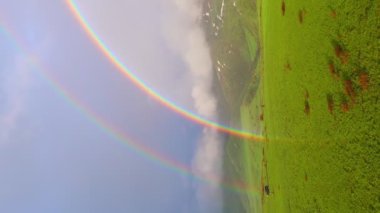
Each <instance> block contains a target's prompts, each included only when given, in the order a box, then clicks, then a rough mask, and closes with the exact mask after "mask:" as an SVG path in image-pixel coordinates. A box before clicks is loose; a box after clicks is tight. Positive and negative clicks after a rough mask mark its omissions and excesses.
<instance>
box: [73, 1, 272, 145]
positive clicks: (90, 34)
mask: <svg viewBox="0 0 380 213" xmlns="http://www.w3.org/2000/svg"><path fill="white" fill-rule="evenodd" d="M66 3H67V6H68V8H69V9H70V11H71V12H72V14H73V15H74V17H75V19H76V20H77V21H78V23H79V24H80V26H81V27H82V28H83V29H84V31H85V32H86V34H87V35H88V37H89V38H90V39H91V40H92V42H93V43H94V44H95V45H96V47H98V49H99V50H100V51H101V52H102V53H103V55H104V56H105V57H106V58H107V59H108V60H109V61H110V62H111V63H112V64H113V65H114V66H115V67H116V68H117V70H118V71H119V72H121V73H122V74H123V75H124V76H125V77H127V78H128V79H129V80H131V81H132V82H133V83H134V84H135V85H136V86H137V87H138V88H140V89H141V90H142V91H144V92H145V93H146V94H147V95H149V96H150V97H152V98H153V99H155V100H156V101H158V102H159V103H161V104H162V105H163V106H165V107H167V108H169V109H170V110H172V111H174V112H176V113H178V114H180V115H182V116H183V117H185V118H187V119H189V120H191V121H193V122H195V123H198V124H200V125H203V126H206V127H210V128H214V129H217V130H218V131H221V132H224V133H227V134H230V135H234V136H237V137H242V138H246V139H248V140H247V141H255V142H264V141H265V138H264V137H262V136H260V135H256V134H254V133H252V132H248V131H244V130H240V129H236V128H231V127H228V126H225V125H222V124H219V123H216V122H213V121H210V120H207V119H205V118H202V117H201V116H199V115H197V114H195V113H193V112H191V111H188V110H186V109H184V108H182V107H180V106H178V105H176V104H175V103H174V102H172V101H170V100H169V99H167V98H166V97H163V96H162V95H160V94H159V93H157V92H156V91H155V90H154V89H153V88H151V87H150V86H149V85H147V84H146V83H145V82H144V81H143V80H142V79H140V78H138V77H137V76H136V75H135V74H133V72H132V71H131V70H130V69H128V68H127V67H126V65H125V64H124V63H123V62H122V61H121V60H120V59H119V58H118V57H117V56H116V55H115V54H114V53H113V52H112V51H111V49H110V48H108V46H107V45H106V44H105V42H104V41H103V40H102V39H101V38H100V36H99V35H98V34H96V32H95V31H94V29H93V28H92V27H91V25H90V24H89V22H88V20H87V19H86V18H85V17H84V15H83V14H82V13H81V11H80V9H79V6H78V5H77V4H76V3H75V2H74V1H73V0H66Z"/></svg>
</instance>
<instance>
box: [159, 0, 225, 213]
mask: <svg viewBox="0 0 380 213" xmlns="http://www.w3.org/2000/svg"><path fill="white" fill-rule="evenodd" d="M171 3H172V4H173V10H174V11H176V13H177V14H176V15H175V17H176V18H175V19H172V21H171V22H170V23H169V24H167V25H165V28H164V34H165V37H166V38H167V40H168V43H170V44H171V47H172V49H174V50H175V51H177V53H178V54H180V55H181V57H182V58H183V60H184V62H185V64H186V65H187V67H188V70H189V71H190V73H191V81H192V91H191V95H192V98H193V102H194V108H195V111H196V113H198V114H199V115H200V116H202V117H204V118H207V119H210V120H217V100H216V97H215V95H214V94H213V91H212V83H213V69H212V60H211V55H210V49H209V46H208V44H207V41H206V37H205V34H204V32H203V30H202V28H201V25H200V18H201V13H202V1H201V0H195V1H183V0H171ZM222 155H223V152H222V143H221V138H220V136H219V134H218V132H217V131H216V130H214V129H210V128H207V127H204V129H203V134H202V136H201V138H200V140H199V142H198V147H197V151H196V155H195V158H194V160H193V172H194V173H195V174H197V175H200V176H202V177H205V178H206V179H209V180H211V181H213V182H214V184H197V186H196V187H197V198H198V202H199V210H200V212H210V211H211V212H212V211H219V210H221V201H222V197H221V196H222V194H221V190H220V188H219V182H220V178H221V177H222V163H221V162H222ZM215 183H216V184H215Z"/></svg>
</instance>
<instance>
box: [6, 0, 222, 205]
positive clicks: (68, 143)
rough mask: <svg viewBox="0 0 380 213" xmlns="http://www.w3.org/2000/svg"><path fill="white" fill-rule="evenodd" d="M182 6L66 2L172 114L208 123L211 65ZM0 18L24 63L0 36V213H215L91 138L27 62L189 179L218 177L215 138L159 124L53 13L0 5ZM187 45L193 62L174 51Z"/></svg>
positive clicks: (92, 130)
mask: <svg viewBox="0 0 380 213" xmlns="http://www.w3.org/2000/svg"><path fill="white" fill-rule="evenodd" d="M194 2H198V1H194ZM193 4H195V3H183V2H182V3H181V1H175V0H173V1H155V0H144V1H133V0H124V1H98V0H97V1H89V0H83V1H79V0H78V5H79V6H80V7H81V8H82V9H83V13H84V14H85V15H86V16H87V17H88V18H89V20H90V22H91V23H92V24H93V25H94V29H95V30H97V32H99V35H100V36H102V37H103V38H104V40H105V41H106V42H107V44H108V45H109V46H110V48H111V49H112V50H114V51H115V53H116V54H117V55H118V56H120V57H121V58H122V60H123V62H124V63H125V64H127V65H128V67H130V68H132V69H133V70H136V72H137V71H138V73H136V74H137V75H138V76H140V77H141V78H142V79H144V80H145V81H146V82H148V83H149V84H150V85H152V86H153V87H154V88H155V89H156V90H157V91H159V92H160V93H161V94H163V95H164V96H166V97H169V98H170V99H172V100H174V101H175V102H176V103H178V104H180V105H181V106H183V107H184V108H186V109H189V110H193V111H194V112H198V113H199V114H200V115H202V116H204V117H207V118H209V119H216V117H217V116H216V114H215V112H214V111H215V107H216V106H215V103H214V102H213V101H210V100H213V95H212V94H211V93H210V89H209V87H210V82H211V80H212V79H211V78H210V75H211V74H210V73H209V72H210V69H211V67H210V66H211V62H210V61H208V58H207V57H209V55H208V54H209V53H208V52H207V47H206V46H205V43H204V41H203V40H202V39H203V37H202V33H200V31H199V28H198V27H197V26H196V25H195V24H194V23H195V21H194V18H195V16H196V14H198V12H199V11H197V5H193ZM0 8H1V10H0V14H1V15H0V19H1V22H0V23H5V24H6V25H7V26H10V27H11V28H12V29H13V31H14V33H15V34H17V35H18V37H19V38H20V39H21V40H22V41H24V42H25V43H26V46H27V48H28V51H30V52H29V53H26V52H23V51H20V49H18V48H17V46H16V45H15V44H14V40H13V39H12V38H9V37H8V36H6V35H5V34H4V33H0V48H1V51H0V56H1V57H0V68H1V69H0V129H1V130H0V171H1V173H2V174H1V176H0V188H1V190H0V212H206V211H207V212H217V211H218V210H220V209H219V207H220V206H219V204H218V199H219V198H220V197H218V196H215V197H214V196H212V194H213V193H211V194H207V193H206V194H207V195H211V196H204V194H205V193H204V191H207V190H210V189H208V186H207V185H204V184H199V183H197V181H196V180H195V179H194V178H192V177H191V176H186V175H183V174H180V173H178V172H177V171H176V170H175V169H170V168H167V167H165V166H162V165H161V164H160V163H157V162H155V161H152V160H149V159H147V158H146V157H145V156H144V154H143V155H142V154H139V153H136V152H135V151H134V150H132V149H130V148H129V147H128V146H126V145H124V144H122V143H121V142H120V141H117V140H115V139H114V138H112V137H110V136H109V135H108V134H107V133H106V132H105V131H104V129H101V128H98V127H97V126H96V125H95V124H94V123H93V122H92V121H91V120H89V119H88V118H87V117H86V116H85V115H84V114H83V112H81V111H78V110H77V109H76V108H75V107H74V106H73V104H72V103H70V102H68V101H67V100H65V98H63V97H62V95H60V94H59V93H58V92H57V89H54V87H52V86H51V84H50V83H49V81H48V80H47V79H46V78H44V76H43V74H41V71H40V70H39V67H38V66H37V67H36V66H35V64H34V63H33V62H31V60H30V59H31V58H33V57H36V58H38V61H39V62H41V63H43V64H44V65H45V66H46V67H48V68H49V73H50V74H51V75H54V76H56V78H57V79H58V81H59V82H60V84H62V85H64V87H65V88H66V89H68V90H69V91H70V92H71V93H72V94H74V95H75V96H76V97H77V98H78V99H80V100H81V101H82V102H84V103H86V105H88V106H90V108H91V109H92V110H93V111H95V112H96V113H98V114H101V115H102V116H103V117H105V118H106V119H107V120H108V121H110V122H112V123H113V124H114V125H115V126H117V127H118V128H120V129H121V130H122V131H123V133H124V134H127V135H130V136H132V137H133V138H135V139H136V141H139V143H143V144H145V145H146V146H149V147H151V148H154V149H155V150H157V151H159V152H161V153H163V154H165V155H166V156H169V157H170V158H172V159H174V160H176V161H178V162H182V163H183V164H186V165H188V166H189V167H192V168H193V169H194V170H196V171H197V172H201V173H202V172H206V173H207V172H211V173H215V172H216V173H218V172H220V171H219V169H218V168H219V167H220V165H219V164H218V165H214V164H215V159H217V157H218V155H219V154H220V153H219V151H218V149H217V148H215V147H216V145H215V144H216V142H218V137H217V136H216V133H215V132H213V131H211V130H207V129H204V128H203V127H201V126H197V125H196V124H194V123H193V122H191V121H188V120H186V119H184V118H183V117H181V116H179V115H177V114H175V113H173V112H171V111H170V110H168V109H167V108H165V107H163V106H161V105H160V104H159V103H157V102H156V101H155V100H153V99H152V98H150V97H148V96H147V95H146V94H145V93H143V92H142V91H141V90H139V89H138V88H136V87H135V85H134V84H132V82H130V81H129V80H128V79H126V78H125V77H123V76H122V75H121V74H120V73H119V72H118V71H117V70H116V69H115V67H114V66H113V65H112V64H111V63H110V62H109V61H108V60H107V59H106V58H105V57H104V56H103V55H102V53H101V52H100V51H99V50H98V49H97V48H96V46H94V44H93V43H92V42H91V41H90V40H89V38H88V37H87V35H86V34H85V33H84V31H83V30H82V29H81V28H80V26H79V25H78V23H77V21H76V20H75V19H74V18H73V16H72V14H71V13H70V11H69V10H68V8H67V6H66V5H65V3H64V1H50V0H15V1H7V0H1V1H0ZM184 8H185V9H186V8H187V9H186V11H190V12H189V13H184V12H183V10H184ZM189 8H190V9H189ZM192 8H195V9H194V10H192ZM173 20H176V21H173ZM180 26H182V27H180ZM183 26H185V27H183ZM188 33H190V34H191V33H194V36H192V37H191V38H190V39H189V41H190V42H192V43H191V45H190V46H195V47H197V49H198V51H197V52H194V50H193V49H191V48H189V44H188V42H186V41H187V40H186V39H184V41H182V42H178V41H179V38H181V37H183V35H184V34H188ZM193 38H195V41H194V39H193ZM194 44H195V45H194ZM31 55H33V56H31ZM204 58H206V60H205V59H204ZM203 67H205V68H203ZM206 102H207V103H211V105H210V104H203V103H206ZM209 141H210V143H207V142H209ZM203 144H208V145H207V146H208V148H207V146H206V147H205V146H204V145H203ZM205 148H207V151H205ZM213 150H214V151H213ZM205 156H207V158H205ZM210 156H211V157H210ZM205 160H206V161H205ZM199 165H206V166H207V170H204V169H203V168H202V166H199ZM210 168H211V170H210ZM214 168H216V170H215V169H214Z"/></svg>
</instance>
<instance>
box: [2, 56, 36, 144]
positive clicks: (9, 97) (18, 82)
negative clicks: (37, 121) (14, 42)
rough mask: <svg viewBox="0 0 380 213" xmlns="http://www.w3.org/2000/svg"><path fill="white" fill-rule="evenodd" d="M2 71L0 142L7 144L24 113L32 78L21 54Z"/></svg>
mask: <svg viewBox="0 0 380 213" xmlns="http://www.w3.org/2000/svg"><path fill="white" fill-rule="evenodd" d="M4 71H5V72H4V78H3V80H2V82H1V85H2V86H1V87H0V90H1V93H2V94H3V103H2V104H1V106H0V141H1V142H8V141H9V140H10V138H9V137H10V135H11V133H12V131H13V130H14V129H15V127H16V126H17V123H18V121H19V120H20V118H21V117H22V115H23V113H24V112H25V102H26V100H27V97H28V93H29V89H30V87H31V84H32V77H31V68H30V65H29V63H28V62H27V59H26V57H25V56H24V55H23V54H21V53H20V54H18V55H16V56H15V57H14V60H13V61H12V62H10V63H9V64H8V66H6V69H5V70H4Z"/></svg>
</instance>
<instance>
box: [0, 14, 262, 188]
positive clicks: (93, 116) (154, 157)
mask: <svg viewBox="0 0 380 213" xmlns="http://www.w3.org/2000/svg"><path fill="white" fill-rule="evenodd" d="M1 20H3V19H0V33H1V34H3V35H5V36H6V37H7V38H9V39H10V41H11V42H12V44H13V46H14V47H15V48H16V50H17V51H19V52H22V53H24V54H26V55H27V56H28V57H29V59H30V60H29V61H30V63H31V65H33V66H34V68H35V69H36V71H38V72H37V73H38V74H39V75H40V76H41V77H42V78H43V79H44V80H46V82H47V83H48V84H49V86H50V87H51V88H52V89H53V90H54V91H55V92H57V93H58V94H59V95H60V96H61V97H62V98H63V99H64V100H65V101H66V102H67V103H68V104H69V105H71V106H72V107H74V108H75V109H76V110H78V111H79V112H80V113H81V114H82V115H83V116H84V117H85V118H86V119H88V120H89V121H90V122H91V123H93V124H94V125H95V126H96V127H97V128H98V129H100V130H101V131H103V132H104V133H106V134H107V135H108V136H109V137H110V138H112V139H114V140H116V141H118V142H120V143H121V144H123V145H125V146H126V147H127V148H129V149H130V150H132V151H134V152H135V153H137V154H139V155H141V156H143V157H145V158H147V159H149V160H151V161H153V162H155V163H157V164H159V165H161V166H163V167H165V168H168V169H170V170H173V171H176V172H178V173H179V174H181V175H188V176H192V177H194V178H195V179H196V180H199V181H201V182H204V183H207V184H210V185H215V186H221V187H223V188H224V189H228V190H232V191H236V192H241V193H247V192H256V193H257V192H259V190H258V189H257V188H256V187H254V186H253V185H249V184H247V183H245V182H243V181H235V180H234V181H219V179H218V177H213V176H210V175H208V176H205V175H203V174H199V173H197V172H194V171H192V169H191V168H190V167H189V166H187V165H185V164H183V163H181V162H177V161H175V160H173V159H171V158H169V157H167V156H165V155H163V154H162V153H160V152H158V151H156V150H154V149H152V148H150V147H148V146H146V145H144V144H143V143H139V142H137V141H136V140H133V139H131V138H130V137H128V136H127V134H126V133H125V132H123V131H122V130H121V129H120V128H118V127H117V126H115V125H113V124H112V123H111V122H109V121H108V120H107V119H106V118H104V117H102V116H101V115H100V114H98V113H96V112H95V111H94V110H92V109H91V107H90V106H88V105H87V104H86V103H84V102H82V101H81V100H80V99H78V98H77V97H76V96H75V95H74V94H73V93H72V92H70V91H69V89H68V88H66V87H65V86H64V85H62V83H60V81H59V80H58V78H57V77H55V76H54V75H53V72H51V71H49V69H48V67H47V66H46V65H44V64H43V63H42V62H41V61H40V60H39V58H38V57H37V56H35V55H33V53H32V52H31V51H29V48H28V46H27V45H26V42H24V41H23V40H22V38H21V37H18V36H17V34H16V33H15V32H14V31H13V30H12V28H10V27H9V26H7V25H6V23H4V22H1Z"/></svg>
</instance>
